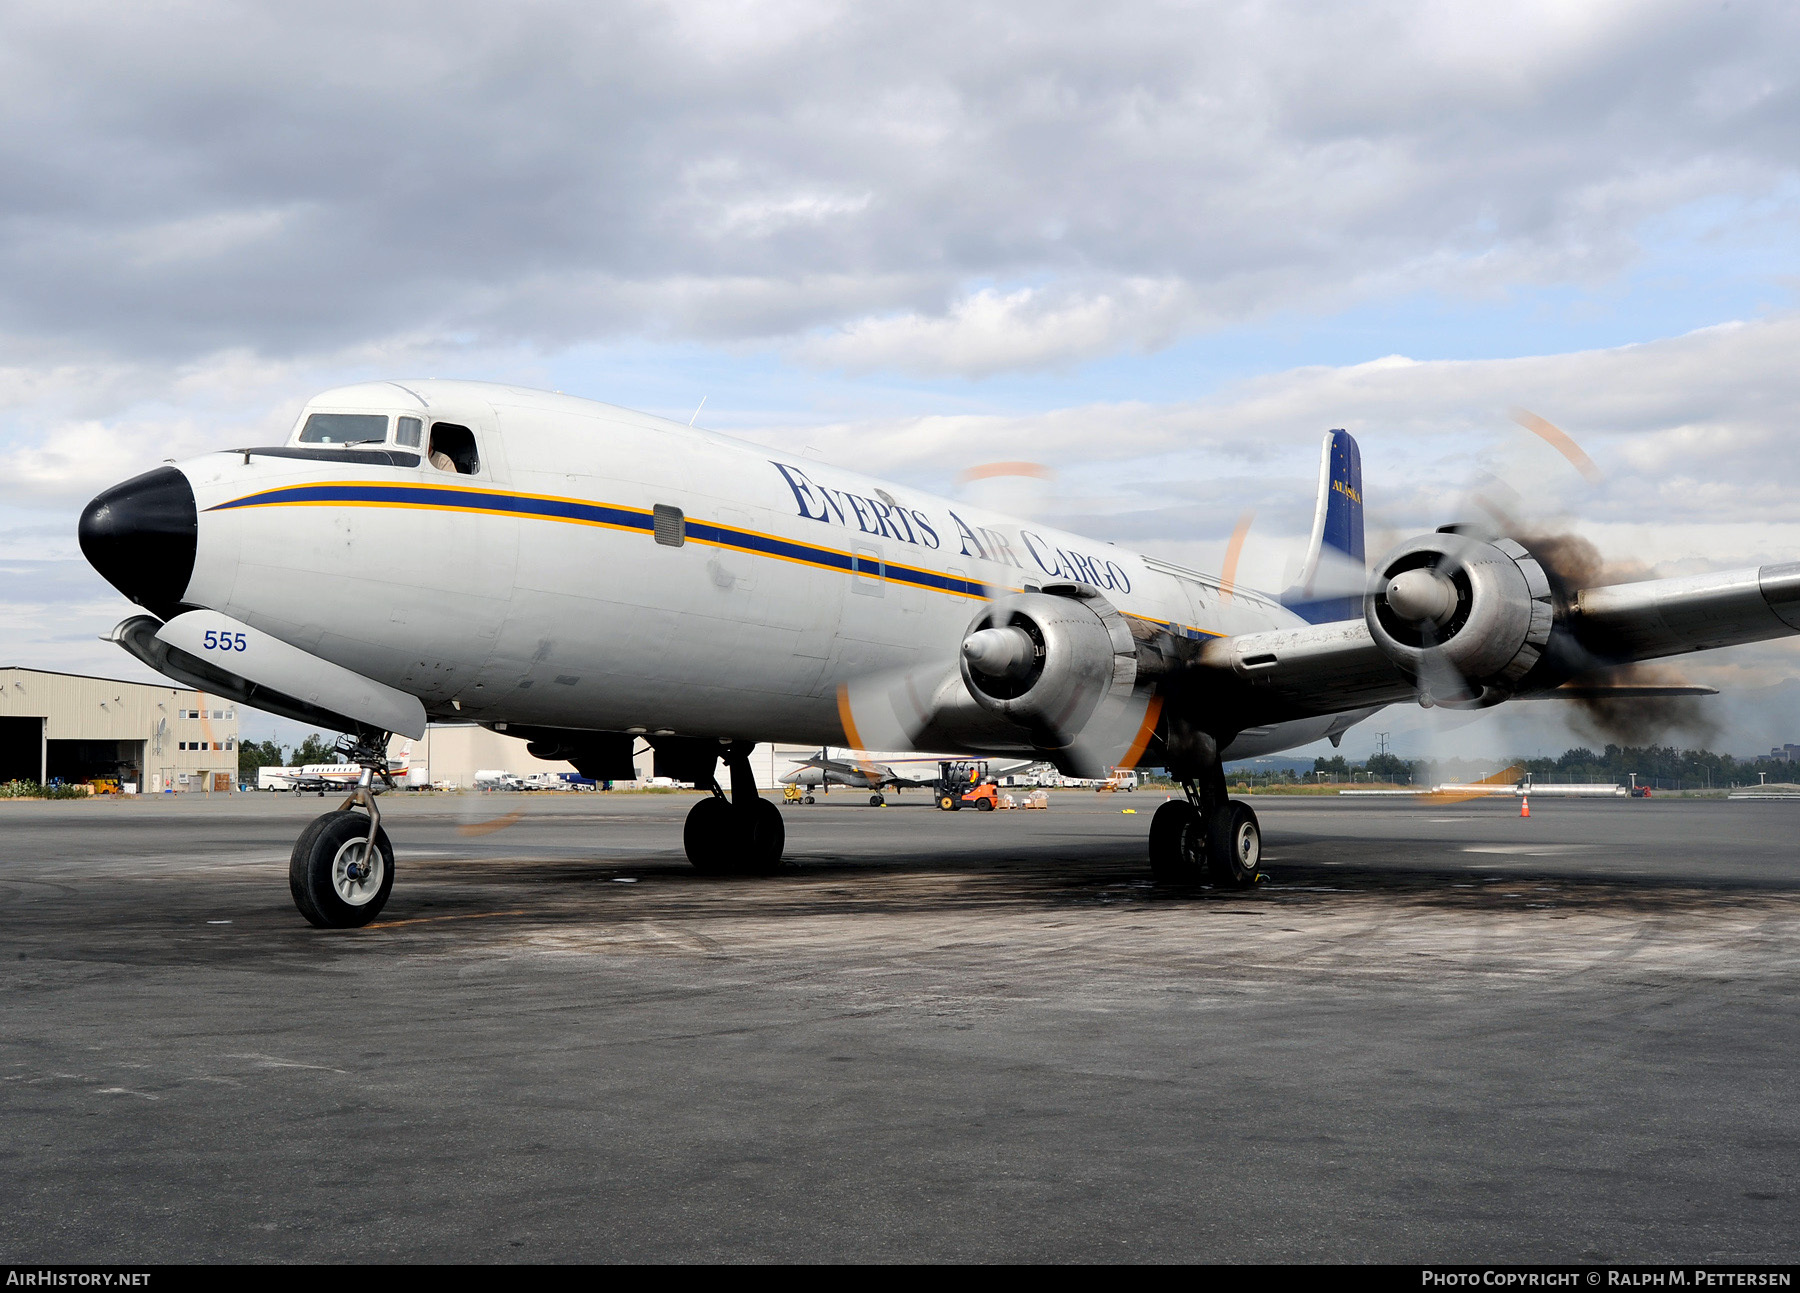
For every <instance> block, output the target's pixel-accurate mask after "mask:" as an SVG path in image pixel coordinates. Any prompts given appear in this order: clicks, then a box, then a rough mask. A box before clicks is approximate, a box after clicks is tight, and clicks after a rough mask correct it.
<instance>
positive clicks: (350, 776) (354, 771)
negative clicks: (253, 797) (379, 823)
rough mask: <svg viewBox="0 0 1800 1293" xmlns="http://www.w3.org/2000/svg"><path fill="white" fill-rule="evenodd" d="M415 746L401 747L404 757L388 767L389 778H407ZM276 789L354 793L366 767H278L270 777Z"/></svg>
mask: <svg viewBox="0 0 1800 1293" xmlns="http://www.w3.org/2000/svg"><path fill="white" fill-rule="evenodd" d="M412 751H413V743H412V742H411V741H407V742H406V743H404V744H403V745H402V746H401V747H400V757H399V758H398V759H389V760H388V761H387V763H386V764H385V765H384V766H385V767H386V769H387V778H388V780H390V781H391V780H392V779H393V778H394V777H395V776H402V777H404V776H405V775H406V773H407V772H408V771H409V770H410V768H411V766H412ZM268 780H269V783H270V786H271V788H272V789H275V790H292V791H294V792H296V793H297V794H308V793H316V794H321V795H322V794H324V793H325V792H326V791H328V790H350V789H352V788H353V787H355V785H356V784H357V782H359V781H361V780H362V768H361V767H360V766H358V765H357V764H354V763H308V764H303V765H302V766H300V767H298V768H278V769H275V770H273V771H272V772H271V773H270V775H269V777H268Z"/></svg>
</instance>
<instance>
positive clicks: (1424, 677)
mask: <svg viewBox="0 0 1800 1293" xmlns="http://www.w3.org/2000/svg"><path fill="white" fill-rule="evenodd" d="M1376 569H1377V572H1378V573H1377V575H1376V577H1375V579H1374V581H1373V583H1372V585H1371V587H1370V590H1369V592H1368V594H1367V595H1366V596H1365V597H1364V598H1363V618H1364V619H1365V620H1366V621H1367V623H1368V626H1369V633H1370V635H1371V636H1372V637H1373V638H1374V639H1375V642H1376V645H1378V646H1379V647H1381V649H1382V650H1383V651H1384V652H1386V653H1387V655H1388V656H1389V658H1391V659H1392V660H1393V661H1394V663H1395V664H1397V665H1398V666H1399V667H1400V668H1401V670H1402V671H1403V672H1405V673H1406V674H1407V676H1409V677H1410V678H1412V679H1413V680H1414V682H1415V683H1417V684H1418V686H1419V691H1420V701H1421V703H1424V704H1434V703H1435V704H1447V705H1453V706H1460V707H1470V708H1476V707H1481V706H1485V705H1493V704H1498V703H1499V702H1500V701H1503V700H1505V699H1507V698H1508V697H1509V696H1511V695H1512V693H1513V687H1514V685H1515V684H1516V683H1517V682H1518V681H1519V679H1521V678H1523V677H1524V676H1525V674H1526V673H1528V672H1530V670H1531V667H1532V666H1533V665H1535V664H1536V663H1537V662H1538V659H1539V658H1540V657H1541V656H1542V655H1543V653H1544V648H1545V645H1546V644H1547V643H1548V642H1549V641H1550V630H1551V629H1552V627H1553V626H1554V624H1555V619H1556V608H1555V602H1554V598H1553V595H1552V592H1551V587H1550V580H1549V577H1548V576H1547V575H1546V574H1545V572H1544V567H1543V566H1542V565H1541V564H1539V562H1538V560H1537V558H1536V557H1533V556H1532V555H1531V553H1530V552H1528V551H1527V550H1526V549H1525V548H1524V546H1523V545H1521V544H1518V543H1515V542H1514V541H1513V540H1511V539H1494V540H1491V541H1490V540H1482V539H1476V538H1471V537H1470V536H1468V535H1465V534H1456V533H1453V532H1446V531H1440V532H1438V533H1436V534H1426V535H1421V536H1420V537H1418V538H1416V539H1411V540H1408V541H1407V542H1406V543H1403V544H1401V545H1400V546H1399V547H1398V548H1396V549H1395V550H1394V551H1393V552H1391V553H1389V554H1388V555H1387V556H1386V557H1385V558H1383V559H1382V561H1381V563H1380V564H1379V565H1378V566H1377V567H1376ZM1446 692H1450V693H1454V694H1445V693H1446Z"/></svg>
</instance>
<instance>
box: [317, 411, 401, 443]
mask: <svg viewBox="0 0 1800 1293" xmlns="http://www.w3.org/2000/svg"><path fill="white" fill-rule="evenodd" d="M387 430H388V420H387V414H385V413H313V414H310V415H308V417H307V419H306V425H305V426H303V427H301V428H300V443H301V444H380V443H382V442H383V441H384V440H386V439H387Z"/></svg>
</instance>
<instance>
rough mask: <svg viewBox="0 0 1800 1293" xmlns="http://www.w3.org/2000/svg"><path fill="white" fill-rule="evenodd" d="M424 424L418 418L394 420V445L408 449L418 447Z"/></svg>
mask: <svg viewBox="0 0 1800 1293" xmlns="http://www.w3.org/2000/svg"><path fill="white" fill-rule="evenodd" d="M424 432H425V423H424V422H422V421H421V420H419V419H418V418H396V419H395V420H394V443H395V444H397V445H403V446H405V447H406V448H408V449H417V448H418V447H419V440H420V437H421V436H423V435H424Z"/></svg>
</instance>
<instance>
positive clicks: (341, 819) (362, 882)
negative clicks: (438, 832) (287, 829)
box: [288, 811, 394, 929]
mask: <svg viewBox="0 0 1800 1293" xmlns="http://www.w3.org/2000/svg"><path fill="white" fill-rule="evenodd" d="M368 839H369V819H368V818H367V817H365V816H363V815H362V814H361V813H352V812H348V811H344V812H336V813H326V814H325V815H324V816H323V817H318V818H314V819H313V821H312V822H311V823H310V824H309V825H308V826H307V828H306V829H305V830H303V831H301V832H300V838H299V839H298V840H296V841H294V852H293V856H292V857H291V858H290V859H289V861H288V891H289V892H290V893H292V894H293V895H294V906H296V907H298V908H299V909H300V914H301V915H302V916H304V917H306V919H307V923H309V924H311V925H314V926H316V927H317V928H319V929H355V928H357V927H358V926H360V925H366V924H368V923H369V922H370V921H372V920H374V919H375V917H377V916H379V915H380V914H381V909H382V908H383V907H385V906H387V900H388V895H389V894H391V893H392V892H393V891H394V846H393V845H392V844H390V843H389V842H388V837H387V832H386V831H385V830H378V831H376V832H375V852H374V856H373V857H365V854H367V853H368Z"/></svg>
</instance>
